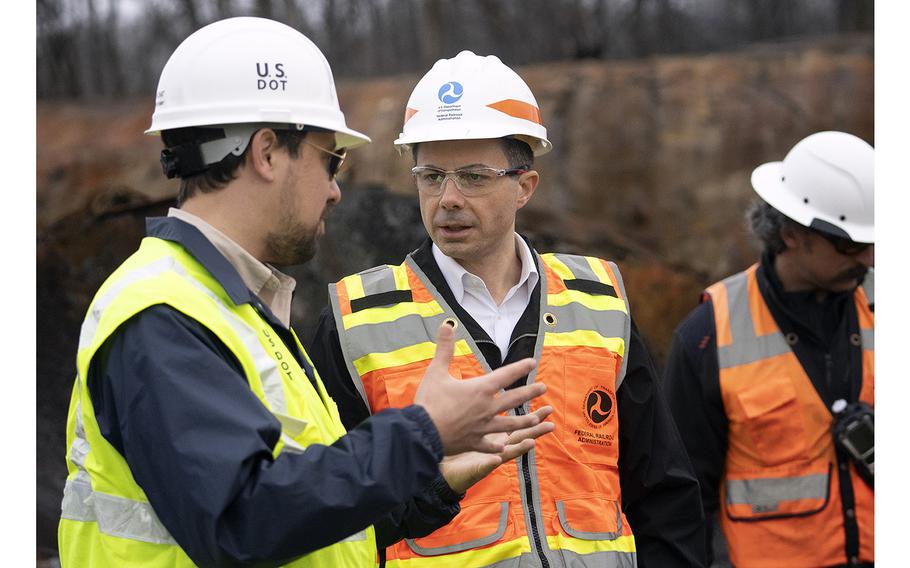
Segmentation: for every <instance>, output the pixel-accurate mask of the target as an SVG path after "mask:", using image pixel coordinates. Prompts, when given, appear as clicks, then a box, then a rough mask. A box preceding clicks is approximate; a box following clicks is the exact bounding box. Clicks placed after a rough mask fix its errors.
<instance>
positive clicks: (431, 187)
mask: <svg viewBox="0 0 910 568" xmlns="http://www.w3.org/2000/svg"><path fill="white" fill-rule="evenodd" d="M528 171H530V170H529V169H528V166H520V167H517V168H512V169H499V168H490V167H474V168H462V169H459V170H443V169H440V168H434V167H431V166H415V167H413V168H411V175H412V176H414V181H415V183H416V184H417V190H418V191H420V192H421V193H424V194H426V195H429V196H432V197H436V196H439V195H442V188H443V187H444V186H445V182H446V180H447V179H450V178H451V179H452V181H454V182H455V187H457V188H458V190H459V191H461V193H462V194H464V196H465V197H475V196H479V195H484V194H487V193H489V192H491V191H493V189H494V188H495V182H496V180H498V179H499V178H501V177H503V176H514V175H521V174H524V173H527V172H528Z"/></svg>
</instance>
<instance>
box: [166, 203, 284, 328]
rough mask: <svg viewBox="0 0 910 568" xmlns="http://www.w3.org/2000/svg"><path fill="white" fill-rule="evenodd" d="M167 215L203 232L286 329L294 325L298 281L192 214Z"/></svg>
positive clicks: (177, 211) (171, 211)
mask: <svg viewBox="0 0 910 568" xmlns="http://www.w3.org/2000/svg"><path fill="white" fill-rule="evenodd" d="M167 216H168V217H176V218H177V219H180V220H181V221H185V222H187V223H189V224H190V225H192V226H194V227H196V228H197V229H199V232H200V233H202V234H203V236H205V238H207V239H208V240H209V242H211V243H212V245H213V246H214V247H215V248H216V249H218V252H220V253H221V254H222V256H224V258H226V259H227V261H228V262H230V263H231V266H233V267H234V269H235V270H236V271H237V274H239V275H240V279H241V280H243V283H244V284H246V287H247V288H249V289H250V291H251V292H253V293H254V294H256V295H257V296H259V298H260V299H261V300H262V301H263V302H265V305H267V306H268V307H269V309H270V310H272V313H273V314H275V317H277V318H278V321H280V322H281V323H283V324H284V325H285V327H290V326H291V299H292V297H293V293H294V288H295V287H296V286H297V281H296V280H294V279H293V278H291V277H290V276H288V275H287V274H285V273H283V272H281V271H280V270H278V269H277V268H275V267H274V266H271V265H268V264H265V263H263V262H260V261H259V260H257V259H256V257H254V256H253V255H251V254H250V253H249V252H247V251H246V249H244V248H243V247H241V246H240V245H238V244H237V243H235V242H234V241H233V240H231V239H230V237H228V236H227V235H225V234H224V233H222V232H221V231H219V230H218V229H216V228H215V227H213V226H211V225H210V224H208V223H206V222H205V221H204V220H202V219H200V218H199V217H197V216H196V215H193V214H192V213H188V212H186V211H184V210H183V209H175V208H173V207H171V208H170V209H168V212H167Z"/></svg>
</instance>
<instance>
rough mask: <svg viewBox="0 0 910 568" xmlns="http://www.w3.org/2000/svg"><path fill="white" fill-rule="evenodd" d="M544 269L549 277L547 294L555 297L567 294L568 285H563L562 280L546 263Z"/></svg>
mask: <svg viewBox="0 0 910 568" xmlns="http://www.w3.org/2000/svg"><path fill="white" fill-rule="evenodd" d="M543 268H544V272H545V273H546V276H547V294H550V295H553V294H559V293H561V292H565V291H566V285H565V284H564V283H563V281H562V278H560V277H559V276H558V275H557V274H556V272H555V271H554V270H553V269H552V268H550V266H549V265H548V264H547V263H546V262H544V263H543Z"/></svg>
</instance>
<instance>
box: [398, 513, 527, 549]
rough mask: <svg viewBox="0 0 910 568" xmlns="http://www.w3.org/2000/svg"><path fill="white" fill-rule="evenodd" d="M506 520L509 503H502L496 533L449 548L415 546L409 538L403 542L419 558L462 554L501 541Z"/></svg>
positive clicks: (413, 541) (452, 545)
mask: <svg viewBox="0 0 910 568" xmlns="http://www.w3.org/2000/svg"><path fill="white" fill-rule="evenodd" d="M508 520H509V502H508V501H503V502H502V503H500V504H499V525H498V526H497V527H496V531H495V532H494V533H492V534H489V535H487V536H484V537H480V538H476V539H474V540H469V541H466V542H459V543H457V544H451V545H449V546H433V547H423V546H420V545H419V544H417V542H416V541H415V540H413V539H410V538H409V539H405V541H406V542H407V543H408V546H409V547H410V548H411V550H413V551H414V552H416V553H417V554H420V555H421V556H441V555H443V554H454V553H456V552H462V551H464V550H470V549H472V548H479V547H481V546H486V545H488V544H493V543H494V542H496V541H497V540H499V539H501V538H502V535H504V534H506V526H507V523H508Z"/></svg>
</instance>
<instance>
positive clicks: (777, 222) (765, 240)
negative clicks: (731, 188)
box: [746, 199, 803, 254]
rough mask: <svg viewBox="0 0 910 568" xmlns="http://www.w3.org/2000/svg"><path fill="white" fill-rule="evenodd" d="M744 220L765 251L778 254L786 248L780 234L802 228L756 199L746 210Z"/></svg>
mask: <svg viewBox="0 0 910 568" xmlns="http://www.w3.org/2000/svg"><path fill="white" fill-rule="evenodd" d="M746 219H747V221H748V223H749V229H750V230H751V231H752V235H754V236H755V238H757V239H758V240H759V241H761V243H762V245H763V246H764V247H765V250H768V251H770V252H772V253H774V254H778V253H781V252H783V251H784V249H786V248H787V245H786V244H784V239H783V237H781V232H782V231H783V230H785V229H788V230H803V226H802V225H800V224H799V223H797V222H796V221H794V220H793V219H790V218H789V217H787V216H786V215H784V214H783V213H781V212H780V211H778V210H777V209H775V208H774V207H771V206H770V205H768V203H767V202H765V201H763V200H761V199H756V200H754V201H753V202H752V203H751V204H750V205H749V208H748V209H747V210H746Z"/></svg>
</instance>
